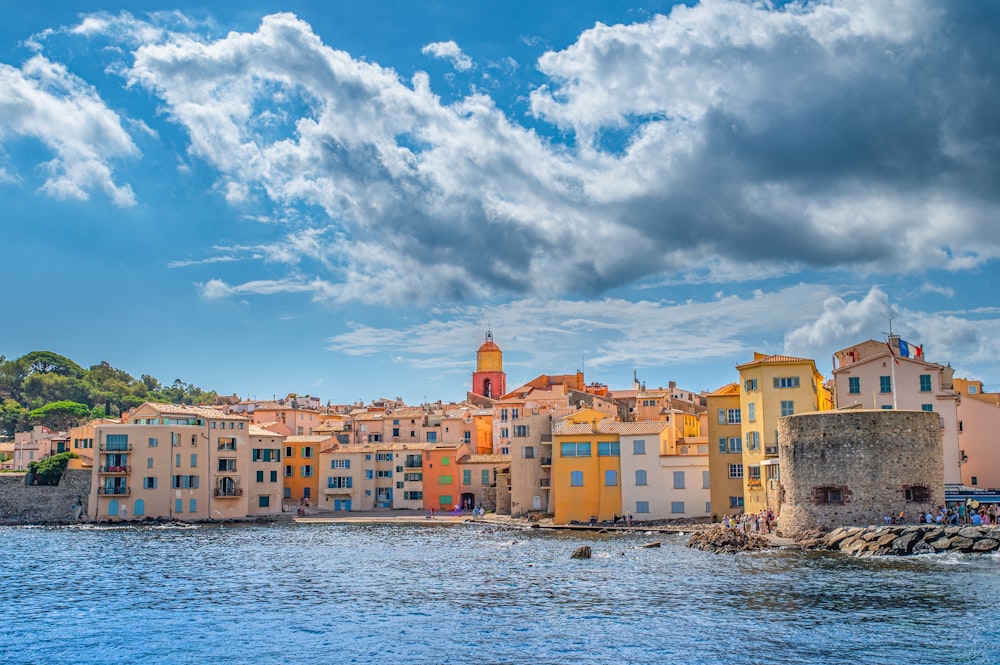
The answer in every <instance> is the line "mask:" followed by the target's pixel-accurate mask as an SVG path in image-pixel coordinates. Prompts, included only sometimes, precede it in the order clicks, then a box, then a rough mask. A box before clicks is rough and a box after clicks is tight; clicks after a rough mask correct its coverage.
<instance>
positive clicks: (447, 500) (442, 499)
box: [438, 494, 454, 506]
mask: <svg viewBox="0 0 1000 665" xmlns="http://www.w3.org/2000/svg"><path fill="white" fill-rule="evenodd" d="M438 502H439V503H440V504H441V505H442V506H450V505H452V504H453V503H454V501H453V500H452V498H451V495H450V494H442V495H441V496H439V497H438Z"/></svg>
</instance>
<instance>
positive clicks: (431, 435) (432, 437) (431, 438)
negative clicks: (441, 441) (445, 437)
mask: <svg viewBox="0 0 1000 665" xmlns="http://www.w3.org/2000/svg"><path fill="white" fill-rule="evenodd" d="M437 440H438V435H437V432H427V443H437Z"/></svg>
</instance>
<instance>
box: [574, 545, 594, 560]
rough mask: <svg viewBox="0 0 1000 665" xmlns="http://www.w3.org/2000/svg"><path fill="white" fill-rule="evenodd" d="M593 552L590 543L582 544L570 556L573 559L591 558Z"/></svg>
mask: <svg viewBox="0 0 1000 665" xmlns="http://www.w3.org/2000/svg"><path fill="white" fill-rule="evenodd" d="M592 554H593V552H592V551H591V549H590V545H581V546H580V547H577V548H576V549H575V550H573V553H572V554H571V555H570V557H569V558H571V559H589V558H590V557H591V555H592Z"/></svg>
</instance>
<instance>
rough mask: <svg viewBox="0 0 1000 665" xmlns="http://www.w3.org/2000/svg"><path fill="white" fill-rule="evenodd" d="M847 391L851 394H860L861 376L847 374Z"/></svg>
mask: <svg viewBox="0 0 1000 665" xmlns="http://www.w3.org/2000/svg"><path fill="white" fill-rule="evenodd" d="M847 392H848V393H849V394H851V395H860V394H861V377H860V376H849V377H847Z"/></svg>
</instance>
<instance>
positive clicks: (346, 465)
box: [330, 459, 351, 469]
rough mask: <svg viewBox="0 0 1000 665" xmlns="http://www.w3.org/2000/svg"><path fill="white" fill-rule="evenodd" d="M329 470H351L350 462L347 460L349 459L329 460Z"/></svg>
mask: <svg viewBox="0 0 1000 665" xmlns="http://www.w3.org/2000/svg"><path fill="white" fill-rule="evenodd" d="M330 468H331V469H350V468H351V460H349V459H335V460H330Z"/></svg>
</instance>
